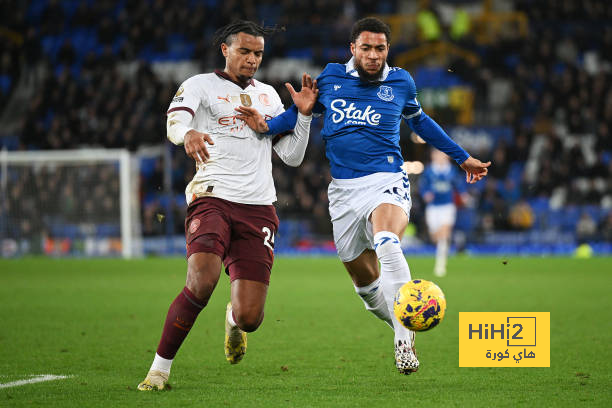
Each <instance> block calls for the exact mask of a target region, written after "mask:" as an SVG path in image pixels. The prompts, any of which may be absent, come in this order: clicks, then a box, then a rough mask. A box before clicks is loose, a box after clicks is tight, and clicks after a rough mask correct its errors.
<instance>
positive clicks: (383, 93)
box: [376, 85, 395, 102]
mask: <svg viewBox="0 0 612 408" xmlns="http://www.w3.org/2000/svg"><path fill="white" fill-rule="evenodd" d="M376 95H378V97H379V98H380V99H382V100H383V101H387V102H389V101H392V100H393V98H395V95H393V88H391V87H390V86H387V85H381V86H380V88H378V93H377V94H376Z"/></svg>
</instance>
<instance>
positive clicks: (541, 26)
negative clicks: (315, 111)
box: [0, 0, 612, 241]
mask: <svg viewBox="0 0 612 408" xmlns="http://www.w3.org/2000/svg"><path fill="white" fill-rule="evenodd" d="M406 3H407V2H403V1H399V0H386V1H375V0H356V1H353V2H344V1H340V0H332V1H315V2H304V1H297V0H285V1H282V2H280V4H279V3H278V2H274V1H271V0H265V1H258V2H256V3H255V2H251V1H244V0H227V1H220V0H207V1H188V0H182V1H165V0H152V1H136V0H125V1H120V2H116V1H108V0H103V1H76V0H63V1H60V0H31V1H29V2H22V1H11V0H8V1H0V15H1V16H2V17H0V25H1V26H2V27H3V28H4V30H3V34H2V35H0V49H1V51H0V94H2V100H3V104H2V105H3V109H4V108H6V107H7V106H8V104H9V101H10V99H11V97H12V96H14V95H15V94H16V93H17V92H18V88H19V86H18V85H19V84H21V83H22V82H21V81H23V77H24V76H28V75H32V74H31V72H32V70H33V68H34V67H37V66H42V67H44V70H43V72H45V73H46V74H44V75H42V77H41V78H39V79H40V80H39V82H38V85H39V86H38V88H37V90H36V92H35V95H34V96H33V97H32V98H31V99H30V100H29V101H28V104H27V106H25V107H24V108H23V112H22V115H21V116H20V119H19V120H18V123H17V125H16V126H15V127H14V129H15V130H14V131H12V132H11V133H10V134H6V133H3V134H0V142H1V143H2V144H3V145H4V146H6V147H8V148H12V149H69V148H78V147H83V146H96V147H126V148H128V149H130V150H132V151H135V150H137V149H138V147H140V146H143V145H151V144H158V143H160V142H161V141H163V140H164V139H165V112H166V109H167V107H168V104H169V102H170V100H171V98H172V96H173V94H174V92H175V91H176V88H177V85H178V84H177V83H174V82H172V81H167V80H164V78H161V77H159V76H158V75H156V74H155V70H154V69H153V65H154V64H156V63H159V62H168V61H170V62H172V61H182V60H186V59H189V60H193V61H196V62H198V63H199V64H200V67H201V72H205V71H210V70H211V69H213V68H222V66H221V63H222V59H221V56H220V54H219V52H218V50H216V49H213V47H212V46H211V38H212V34H213V33H214V31H215V29H216V28H218V27H220V26H222V25H224V24H226V23H228V22H229V21H231V20H232V19H234V18H245V19H252V20H254V21H265V22H266V24H277V25H280V26H285V27H286V32H284V33H280V34H278V35H276V36H274V37H272V38H270V39H269V40H268V41H267V44H266V55H265V58H264V65H265V62H266V61H269V60H272V59H279V58H280V59H282V58H308V59H310V60H311V62H312V63H313V64H314V65H316V66H320V67H323V66H324V65H325V64H326V63H327V62H344V61H346V60H347V59H348V57H349V55H350V54H349V49H348V38H347V37H348V32H349V27H350V26H351V24H352V22H353V21H354V20H355V19H356V18H359V17H362V16H365V15H369V14H377V15H393V14H397V13H400V12H402V11H403V10H405V9H406V7H407V6H406ZM445 3H450V4H451V5H453V6H454V7H457V8H458V9H459V7H460V6H466V7H467V6H470V5H472V4H479V3H481V2H474V1H458V0H454V1H447V2H445ZM499 3H503V4H504V5H506V6H509V7H511V8H513V9H514V11H516V12H521V13H524V15H526V17H527V19H528V22H529V24H528V28H529V29H528V33H527V35H526V36H520V35H517V34H516V33H510V34H504V33H502V34H500V35H499V36H497V37H495V38H492V39H489V41H488V42H487V43H481V42H479V41H478V40H477V39H476V38H475V37H474V36H473V35H472V33H470V32H469V31H468V32H467V33H466V34H465V35H464V36H462V37H461V38H460V39H458V38H455V37H453V36H449V35H448V34H447V33H448V30H447V28H448V27H447V26H446V25H445V23H444V19H440V21H441V23H440V24H441V27H442V29H441V33H440V38H439V39H440V40H444V41H452V42H454V43H456V44H457V45H458V46H460V47H462V48H464V49H466V50H469V51H470V52H473V53H475V54H477V55H478V57H479V63H478V64H472V63H469V62H466V61H465V60H463V59H456V60H453V61H452V62H451V64H450V68H449V71H452V73H453V75H456V76H457V78H459V79H460V80H461V81H463V82H464V83H467V84H469V86H470V87H471V88H472V89H474V91H475V104H474V110H475V118H476V123H475V124H476V125H481V126H503V127H508V128H510V130H511V132H510V134H511V137H510V138H509V139H507V140H500V141H498V142H497V143H496V144H495V145H494V146H493V148H492V150H491V151H489V152H486V154H487V155H488V157H487V156H482V154H481V155H480V156H481V158H482V159H490V160H491V161H492V162H493V165H492V167H491V169H490V177H489V178H488V179H487V181H486V182H485V183H478V185H476V186H475V187H473V188H471V189H470V191H469V193H470V195H471V199H470V200H469V202H467V203H464V206H465V210H466V211H470V212H471V213H472V214H473V217H472V218H473V221H472V222H470V223H469V225H464V227H463V228H464V229H465V230H467V231H470V232H472V231H474V232H483V233H486V232H490V231H494V230H530V229H533V228H539V229H547V228H554V227H559V226H560V227H562V228H564V229H566V230H571V231H572V232H573V233H575V234H577V236H578V239H580V240H591V239H605V240H608V241H610V240H612V137H611V135H610V130H611V128H612V26H611V25H610V24H609V22H610V21H612V5H611V4H607V3H606V2H599V1H594V0H584V1H577V0H563V1H553V0H549V1H541V2H532V1H528V0H514V1H502V2H499ZM436 5H437V3H432V8H431V9H430V10H429V11H431V13H432V15H433V16H434V17H437V16H440V15H441V14H442V12H441V10H439V9H437V8H436ZM417 41H418V38H406V39H403V40H402V41H401V42H400V43H399V44H392V49H393V48H394V47H396V46H397V48H398V49H410V48H411V47H415V46H416V42H417ZM394 55H396V54H393V55H392V58H393V56H394ZM390 63H391V64H392V63H393V61H390ZM409 68H410V67H409ZM413 68H414V67H413ZM444 68H445V70H446V67H444ZM451 68H452V69H451ZM261 79H262V80H264V81H265V82H268V83H270V84H272V85H274V86H275V88H276V89H278V90H279V93H280V94H281V97H282V98H283V99H284V101H285V103H286V106H288V104H289V97H288V94H287V93H286V91H285V88H284V86H282V81H279V79H278V78H275V77H274V74H273V73H268V74H267V77H265V78H261ZM416 79H417V87H419V81H418V76H416ZM499 80H502V81H504V82H505V83H506V85H507V87H506V89H508V90H509V91H508V95H507V97H505V98H503V103H502V104H501V105H498V106H497V107H496V109H495V110H494V111H493V110H492V109H491V107H490V101H491V98H492V96H495V95H494V94H495V93H496V92H497V88H495V85H496V84H497V83H499ZM425 108H427V107H426V106H425ZM431 113H433V115H432V116H434V117H436V115H435V111H434V112H431ZM9 119H10V118H9ZM3 120H8V119H7V118H6V117H3ZM441 124H442V125H443V126H453V125H455V124H456V123H453V122H452V119H450V121H441ZM320 127H321V123H319V122H317V121H315V122H313V130H312V135H311V140H312V141H311V143H310V145H309V147H308V151H307V153H306V158H305V160H304V164H303V165H302V166H300V167H298V168H290V169H288V168H287V167H284V166H281V165H275V166H274V170H273V171H274V179H275V182H276V187H277V191H278V203H277V207H278V212H279V217H280V218H281V220H289V219H307V220H308V222H309V224H310V230H311V231H312V232H313V233H314V234H315V235H322V236H329V235H330V233H331V224H330V223H329V218H328V213H327V193H326V188H327V184H328V182H329V181H330V174H329V168H328V165H327V163H326V160H325V154H324V145H323V142H322V141H321V139H320V136H319V131H320ZM402 132H403V133H406V134H408V133H409V132H408V129H407V127H406V128H404V129H403V130H402ZM405 139H409V138H405ZM404 146H406V149H405V151H404V154H405V159H406V160H411V161H412V160H421V161H426V158H427V157H428V155H427V153H426V150H425V149H422V148H420V147H418V146H416V145H413V144H412V143H410V142H406V143H404ZM474 153H476V152H474ZM172 157H173V171H172V181H173V183H172V187H173V196H174V197H176V199H174V200H172V203H171V206H172V208H173V212H174V213H175V216H174V217H173V219H174V224H175V225H174V227H173V229H174V231H175V232H176V233H177V234H180V233H181V232H182V228H183V226H182V220H183V214H184V211H185V208H184V200H182V199H181V194H182V192H183V190H184V187H185V184H186V182H187V181H189V179H190V178H191V175H192V174H193V171H194V170H193V168H194V166H193V163H191V162H190V161H189V160H187V158H186V156H185V155H184V152H182V151H181V150H180V149H173V151H172ZM274 161H275V164H278V163H279V162H280V161H279V159H278V158H277V157H275V159H274ZM413 177H414V180H416V177H418V176H413ZM22 181H23V183H26V180H22ZM412 184H413V186H412V192H413V202H414V204H413V211H412V219H413V221H414V222H415V224H416V225H417V227H418V230H419V233H420V234H423V236H425V235H426V231H425V230H424V228H423V224H424V223H423V211H422V208H423V203H422V199H421V197H420V196H419V193H418V187H417V183H412ZM104 185H105V186H107V185H109V184H108V183H104ZM162 185H163V168H162V165H161V159H160V160H158V161H157V162H156V163H153V164H152V169H151V171H148V172H145V173H143V183H142V189H143V191H142V196H143V198H144V199H143V209H142V216H143V232H144V234H145V235H156V234H162V233H164V232H166V229H165V228H164V227H162V226H161V225H160V223H159V222H158V221H159V220H158V219H156V215H157V214H160V213H164V211H166V209H165V207H164V205H163V204H162V201H161V200H160V198H159V195H160V193H159V191H160V186H162ZM104 188H107V187H104ZM108 188H111V187H108ZM23 191H25V189H24V188H20V187H19V186H16V187H13V188H12V189H10V191H9V193H10V197H9V198H10V200H9V201H11V202H12V203H16V202H19V201H20V200H22V198H23V197H22V194H23ZM51 194H55V193H54V192H51ZM102 195H103V194H102ZM95 201H96V200H94V202H95ZM13 205H14V204H13ZM551 211H557V213H551ZM462 214H463V213H461V212H460V214H459V216H460V217H462ZM546 214H558V216H560V217H568V216H569V215H570V214H571V220H572V221H571V222H567V223H566V224H563V225H559V224H557V222H560V221H559V220H558V219H557V218H558V216H557V215H555V216H552V215H550V216H546ZM464 215H465V214H464ZM460 224H461V223H460Z"/></svg>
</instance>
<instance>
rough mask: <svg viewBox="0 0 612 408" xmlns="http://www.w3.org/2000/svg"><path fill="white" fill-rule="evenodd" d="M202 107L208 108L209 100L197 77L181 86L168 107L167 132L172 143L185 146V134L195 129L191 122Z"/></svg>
mask: <svg viewBox="0 0 612 408" xmlns="http://www.w3.org/2000/svg"><path fill="white" fill-rule="evenodd" d="M200 105H203V106H207V105H208V99H207V96H206V91H205V90H204V87H203V86H202V82H201V80H199V79H198V76H195V77H191V78H189V79H187V80H186V81H185V82H183V83H182V84H181V86H180V87H179V89H178V91H176V94H175V95H174V98H173V99H172V102H171V103H170V106H169V107H168V111H167V113H166V115H167V116H168V119H167V120H166V131H167V135H168V139H169V140H170V141H171V142H172V143H174V144H176V145H181V144H183V142H184V140H185V134H186V133H187V132H188V131H190V130H191V129H193V127H192V126H191V122H192V120H193V117H194V116H195V112H196V111H197V110H198V108H199V107H200Z"/></svg>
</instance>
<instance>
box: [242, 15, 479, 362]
mask: <svg viewBox="0 0 612 408" xmlns="http://www.w3.org/2000/svg"><path fill="white" fill-rule="evenodd" d="M389 38H390V29H389V27H388V26H387V25H386V24H384V23H383V22H382V21H380V20H378V19H376V18H365V19H362V20H359V21H357V22H356V23H355V24H354V25H353V29H352V32H351V45H350V46H351V53H352V54H353V58H351V60H350V61H348V62H347V63H346V64H328V65H327V67H326V68H325V69H324V70H323V72H322V73H321V75H320V76H319V77H318V78H317V84H318V88H319V98H318V101H317V104H316V106H315V108H314V112H315V113H321V114H322V115H323V116H324V125H323V131H322V132H321V133H322V136H323V140H324V141H325V153H326V156H327V158H328V159H329V162H330V167H331V173H332V178H333V179H332V182H331V183H330V185H329V188H328V197H329V213H330V216H331V220H332V224H333V230H334V242H335V244H336V250H337V251H338V256H339V257H340V260H341V261H342V262H343V263H344V266H345V267H346V269H347V271H348V273H349V275H350V276H351V278H352V280H353V284H354V285H355V291H356V292H357V294H358V295H359V296H360V297H361V298H362V299H363V302H364V304H365V306H366V309H367V310H369V311H370V312H372V313H373V314H374V315H375V316H376V317H378V318H379V319H381V320H383V321H385V322H387V323H388V324H389V325H390V326H391V327H392V328H393V330H394V344H395V363H396V367H397V369H398V371H399V372H400V373H402V374H410V373H412V372H415V371H417V370H418V368H419V361H418V359H417V357H416V353H415V350H414V332H412V331H410V330H408V329H406V328H405V327H404V326H402V325H401V323H400V322H399V321H398V320H397V319H395V318H393V302H394V297H395V294H396V293H397V290H398V289H399V288H400V287H401V286H402V285H403V284H404V283H406V282H408V281H410V280H411V277H410V269H409V267H408V263H407V262H406V258H405V257H404V254H403V253H402V249H401V247H400V238H401V236H402V233H403V232H404V230H405V229H406V225H407V224H408V218H409V213H410V207H411V201H410V181H409V180H408V176H407V175H406V174H405V173H403V172H402V169H401V165H402V163H403V159H402V155H401V151H400V147H399V126H400V122H401V120H402V119H403V120H405V121H406V122H407V123H408V125H409V126H410V127H411V128H412V129H413V130H415V132H416V133H417V134H419V135H420V136H421V137H422V138H423V139H425V141H427V142H428V143H431V144H432V145H434V146H435V147H436V148H438V149H440V150H442V151H444V152H446V153H448V154H449V155H451V157H453V159H455V161H456V162H457V163H458V164H459V165H460V166H461V168H462V169H463V170H465V172H466V173H467V181H468V182H470V183H474V182H476V181H478V180H480V179H482V178H483V177H485V176H486V174H487V167H488V166H489V165H490V164H491V163H490V162H488V163H482V162H481V161H480V160H478V159H475V158H473V157H471V156H470V155H469V154H468V153H467V152H465V151H464V150H463V149H462V148H461V147H460V146H458V145H457V144H456V143H455V142H453V141H452V140H451V139H450V138H449V137H448V135H446V133H445V132H444V131H443V130H442V129H441V128H440V127H439V126H438V125H437V124H436V123H435V122H434V121H433V120H432V119H431V118H429V116H427V115H426V114H425V112H423V111H422V109H421V106H420V104H419V102H418V101H417V98H416V86H415V84H414V80H413V79H412V77H411V76H410V74H409V73H408V72H406V71H405V70H403V69H401V68H397V67H389V66H388V65H387V62H386V60H387V55H388V53H389ZM239 111H240V112H241V113H242V115H243V116H244V117H246V116H248V117H250V119H249V120H247V124H249V126H252V127H253V128H254V129H257V130H259V131H261V132H270V133H277V131H278V130H280V131H283V130H286V129H287V128H288V129H292V125H293V124H295V123H296V121H295V119H293V118H294V117H295V115H296V111H295V108H293V107H292V108H289V109H288V110H287V111H286V112H284V113H283V114H281V115H279V116H277V117H276V118H274V119H271V120H270V121H268V122H265V121H263V120H261V118H256V117H257V112H256V111H255V110H253V109H250V108H248V107H247V108H245V107H242V108H239ZM243 116H241V117H243ZM245 120H246V119H245ZM379 263H380V267H379Z"/></svg>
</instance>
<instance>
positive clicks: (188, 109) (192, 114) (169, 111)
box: [166, 106, 195, 116]
mask: <svg viewBox="0 0 612 408" xmlns="http://www.w3.org/2000/svg"><path fill="white" fill-rule="evenodd" d="M180 110H184V111H187V112H189V113H191V116H195V113H193V110H191V108H188V107H186V106H177V107H176V108H172V109H168V112H166V115H168V114H169V113H171V112H175V111H180Z"/></svg>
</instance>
